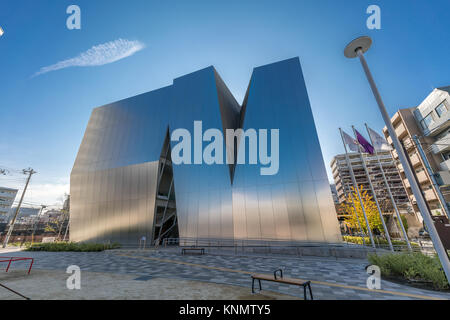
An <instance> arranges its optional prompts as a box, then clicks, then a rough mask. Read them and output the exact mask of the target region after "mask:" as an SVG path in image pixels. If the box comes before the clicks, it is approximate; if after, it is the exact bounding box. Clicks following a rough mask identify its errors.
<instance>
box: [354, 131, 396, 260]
mask: <svg viewBox="0 0 450 320" xmlns="http://www.w3.org/2000/svg"><path fill="white" fill-rule="evenodd" d="M352 129H353V134H354V135H355V139H356V140H358V136H357V135H356V130H355V127H354V126H352ZM372 145H373V142H372ZM374 150H375V147H374ZM359 151H360V152H359V157H360V158H361V162H362V166H363V168H364V171H365V172H366V175H367V180H369V185H370V190H371V191H372V195H373V199H374V200H375V204H376V205H377V209H378V213H379V215H380V219H381V223H382V224H383V229H384V232H386V239H387V241H388V244H389V248H390V249H391V251H394V247H393V246H392V242H391V236H390V235H389V231H388V229H387V227H386V223H385V222H384V218H383V214H382V213H381V209H380V204H379V203H378V199H377V195H376V194H375V189H374V187H373V184H372V180H371V179H370V175H369V170H368V169H367V166H366V162H365V158H364V156H363V154H362V152H361V149H360V150H359Z"/></svg>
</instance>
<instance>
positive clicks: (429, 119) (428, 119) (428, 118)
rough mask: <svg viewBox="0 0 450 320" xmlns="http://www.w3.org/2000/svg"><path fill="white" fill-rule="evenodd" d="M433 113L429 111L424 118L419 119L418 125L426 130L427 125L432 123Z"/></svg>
mask: <svg viewBox="0 0 450 320" xmlns="http://www.w3.org/2000/svg"><path fill="white" fill-rule="evenodd" d="M433 122H434V120H433V115H432V113H429V114H428V115H427V116H426V117H425V118H423V119H422V121H420V125H421V126H422V129H424V130H427V129H428V127H429V126H430V125H431V124H433Z"/></svg>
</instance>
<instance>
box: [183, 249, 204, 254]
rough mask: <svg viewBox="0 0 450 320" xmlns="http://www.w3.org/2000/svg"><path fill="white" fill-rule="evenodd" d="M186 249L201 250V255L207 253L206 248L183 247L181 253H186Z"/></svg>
mask: <svg viewBox="0 0 450 320" xmlns="http://www.w3.org/2000/svg"><path fill="white" fill-rule="evenodd" d="M186 251H200V255H202V254H205V248H183V249H181V254H182V255H184V254H186Z"/></svg>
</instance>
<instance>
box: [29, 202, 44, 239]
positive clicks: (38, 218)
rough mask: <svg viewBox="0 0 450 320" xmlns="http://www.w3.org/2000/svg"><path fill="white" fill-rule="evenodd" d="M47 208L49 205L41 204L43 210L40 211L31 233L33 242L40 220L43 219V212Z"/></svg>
mask: <svg viewBox="0 0 450 320" xmlns="http://www.w3.org/2000/svg"><path fill="white" fill-rule="evenodd" d="M45 208H47V206H46V205H44V204H41V210H40V211H39V213H38V216H37V220H36V222H35V223H34V227H33V234H32V235H31V244H33V240H34V233H35V232H36V228H37V226H38V224H39V222H40V221H41V214H42V211H44V209H45Z"/></svg>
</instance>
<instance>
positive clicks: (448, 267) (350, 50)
mask: <svg viewBox="0 0 450 320" xmlns="http://www.w3.org/2000/svg"><path fill="white" fill-rule="evenodd" d="M371 45H372V39H370V38H369V37H367V36H364V37H359V38H357V39H355V40H353V41H352V42H350V43H349V44H348V45H347V46H346V47H345V50H344V55H345V56H346V57H347V58H356V57H358V58H359V60H360V62H361V65H362V67H363V69H364V72H365V74H366V77H367V80H368V81H369V84H370V87H371V89H372V92H373V95H374V96H375V100H376V101H377V104H378V107H379V109H380V112H381V115H382V117H383V120H384V123H385V124H386V127H387V130H388V132H389V135H390V136H391V139H392V142H393V144H394V148H395V150H397V153H398V157H399V159H400V162H401V164H402V166H403V169H404V171H405V175H406V178H407V179H408V181H409V183H410V185H411V190H412V192H413V194H414V197H415V198H416V201H417V206H418V207H419V210H420V213H421V215H422V217H423V220H424V222H425V225H426V227H427V229H428V230H429V233H430V237H431V240H432V241H433V245H434V249H435V250H436V252H437V254H438V256H439V260H440V261H441V264H442V267H443V268H444V272H445V275H446V276H447V281H448V282H449V283H450V261H449V258H448V255H447V252H446V251H445V248H444V246H443V245H442V242H441V239H440V238H439V235H438V233H437V230H436V227H435V226H434V223H433V220H432V219H431V215H430V212H429V211H428V207H427V204H426V202H425V199H424V197H423V194H422V191H421V190H420V188H419V185H418V184H417V181H416V179H415V178H414V174H413V172H412V169H411V167H410V166H409V163H408V160H407V158H406V154H405V152H404V150H403V148H402V146H401V144H400V141H399V139H398V137H397V134H396V133H395V130H394V127H393V126H392V123H391V119H390V118H389V115H388V113H387V111H386V107H385V106H384V103H383V100H382V99H381V95H380V93H379V92H378V88H377V86H376V85H375V81H374V80H373V77H372V74H371V72H370V69H369V66H368V65H367V62H366V59H365V58H364V53H365V52H367V50H369V48H370V46H371Z"/></svg>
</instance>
